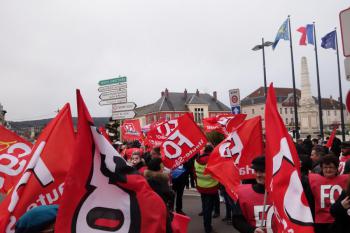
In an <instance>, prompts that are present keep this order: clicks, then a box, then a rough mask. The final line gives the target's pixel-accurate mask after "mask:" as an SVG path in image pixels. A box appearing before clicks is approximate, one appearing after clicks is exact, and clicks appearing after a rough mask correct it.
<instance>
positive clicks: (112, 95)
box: [100, 91, 127, 100]
mask: <svg viewBox="0 0 350 233" xmlns="http://www.w3.org/2000/svg"><path fill="white" fill-rule="evenodd" d="M126 96H127V94H126V91H125V92H117V93H113V92H103V93H102V94H101V95H100V99H101V100H112V99H120V98H124V97H126Z"/></svg>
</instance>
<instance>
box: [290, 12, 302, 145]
mask: <svg viewBox="0 0 350 233" xmlns="http://www.w3.org/2000/svg"><path fill="white" fill-rule="evenodd" d="M288 26H289V42H290V59H291V62H292V78H293V102H294V117H295V137H296V139H299V137H300V135H299V120H298V102H297V93H296V88H295V73H294V58H293V43H292V30H291V27H290V15H288Z"/></svg>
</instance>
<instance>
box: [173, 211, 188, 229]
mask: <svg viewBox="0 0 350 233" xmlns="http://www.w3.org/2000/svg"><path fill="white" fill-rule="evenodd" d="M173 215H174V218H173V221H172V222H171V229H172V230H173V232H172V233H187V228H188V224H189V223H190V221H191V218H190V217H188V216H185V215H181V214H178V213H175V212H173Z"/></svg>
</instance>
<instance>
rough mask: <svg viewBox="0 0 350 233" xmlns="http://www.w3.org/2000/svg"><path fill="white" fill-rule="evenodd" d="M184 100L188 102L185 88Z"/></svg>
mask: <svg viewBox="0 0 350 233" xmlns="http://www.w3.org/2000/svg"><path fill="white" fill-rule="evenodd" d="M184 99H185V100H187V89H186V88H185V91H184Z"/></svg>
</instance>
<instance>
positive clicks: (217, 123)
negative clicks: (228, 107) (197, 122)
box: [203, 114, 247, 135]
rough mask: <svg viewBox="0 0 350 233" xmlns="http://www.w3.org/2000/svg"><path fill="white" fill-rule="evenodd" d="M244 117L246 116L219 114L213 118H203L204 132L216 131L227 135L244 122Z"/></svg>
mask: <svg viewBox="0 0 350 233" xmlns="http://www.w3.org/2000/svg"><path fill="white" fill-rule="evenodd" d="M246 116H247V115H246V114H221V115H217V116H215V117H210V118H204V119H203V128H204V132H206V133H208V132H212V131H216V132H219V133H222V134H224V135H228V134H229V133H230V132H232V131H233V130H234V129H235V128H237V127H238V126H239V125H240V124H241V123H242V122H243V121H244V119H245V118H246Z"/></svg>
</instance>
